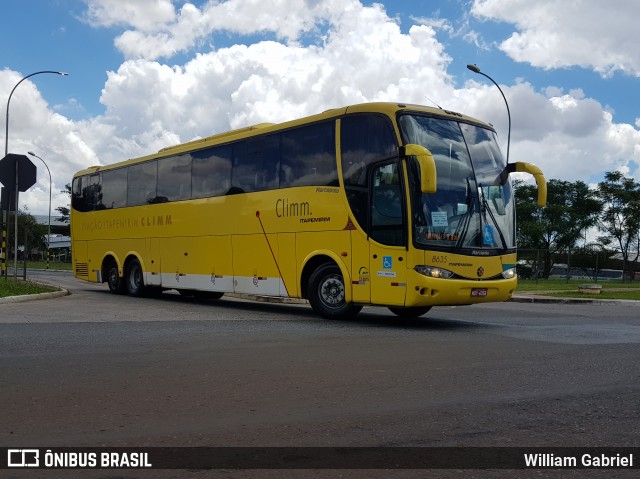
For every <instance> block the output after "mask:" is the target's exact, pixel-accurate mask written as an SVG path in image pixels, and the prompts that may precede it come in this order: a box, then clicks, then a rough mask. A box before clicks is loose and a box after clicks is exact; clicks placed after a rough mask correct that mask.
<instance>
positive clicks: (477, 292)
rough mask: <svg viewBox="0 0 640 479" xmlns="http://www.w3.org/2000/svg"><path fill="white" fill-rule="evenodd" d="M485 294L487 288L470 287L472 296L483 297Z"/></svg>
mask: <svg viewBox="0 0 640 479" xmlns="http://www.w3.org/2000/svg"><path fill="white" fill-rule="evenodd" d="M486 296H487V288H471V297H472V298H485V297H486Z"/></svg>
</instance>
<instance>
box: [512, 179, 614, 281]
mask: <svg viewBox="0 0 640 479" xmlns="http://www.w3.org/2000/svg"><path fill="white" fill-rule="evenodd" d="M515 186H516V191H515V196H516V211H517V240H518V245H519V246H520V247H521V248H531V249H541V250H544V251H545V255H544V275H545V276H547V275H548V274H549V271H550V270H551V266H552V264H553V256H554V255H555V254H557V253H560V252H564V251H566V250H567V249H568V248H573V247H575V246H576V244H577V243H578V241H579V240H580V238H581V237H582V234H583V232H584V231H585V230H586V229H588V228H591V227H593V226H595V225H596V224H597V222H598V217H599V215H600V213H601V212H602V202H601V201H600V200H599V198H598V193H597V191H594V190H590V189H589V187H588V186H587V185H586V184H585V183H584V182H582V181H575V182H569V181H561V180H550V181H549V182H548V184H547V206H546V207H544V208H541V207H539V206H537V203H536V198H537V188H536V187H535V186H533V185H528V184H524V183H522V182H516V185H515Z"/></svg>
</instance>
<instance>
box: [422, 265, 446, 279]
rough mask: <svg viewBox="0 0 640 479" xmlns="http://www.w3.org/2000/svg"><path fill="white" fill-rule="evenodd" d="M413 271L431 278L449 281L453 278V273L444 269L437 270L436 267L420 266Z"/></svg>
mask: <svg viewBox="0 0 640 479" xmlns="http://www.w3.org/2000/svg"><path fill="white" fill-rule="evenodd" d="M413 269H414V270H416V271H417V272H418V273H420V274H422V275H424V276H429V277H430V278H444V279H448V278H451V277H452V276H453V273H452V272H451V271H449V270H446V269H442V268H436V267H434V266H425V265H418V266H416V267H415V268H413Z"/></svg>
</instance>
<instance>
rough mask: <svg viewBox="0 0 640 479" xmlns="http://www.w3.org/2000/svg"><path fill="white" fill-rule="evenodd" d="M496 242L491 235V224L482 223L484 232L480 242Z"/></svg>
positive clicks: (485, 243)
mask: <svg viewBox="0 0 640 479" xmlns="http://www.w3.org/2000/svg"><path fill="white" fill-rule="evenodd" d="M495 243H496V240H495V239H494V237H493V226H490V225H484V234H483V235H482V244H483V245H486V246H492V245H494V244H495Z"/></svg>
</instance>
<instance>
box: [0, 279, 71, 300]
mask: <svg viewBox="0 0 640 479" xmlns="http://www.w3.org/2000/svg"><path fill="white" fill-rule="evenodd" d="M52 291H59V290H58V288H54V287H53V286H45V285H43V284H39V283H33V282H31V281H22V280H15V279H13V278H0V298H6V297H8V296H22V295H25V294H40V293H50V292H52Z"/></svg>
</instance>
